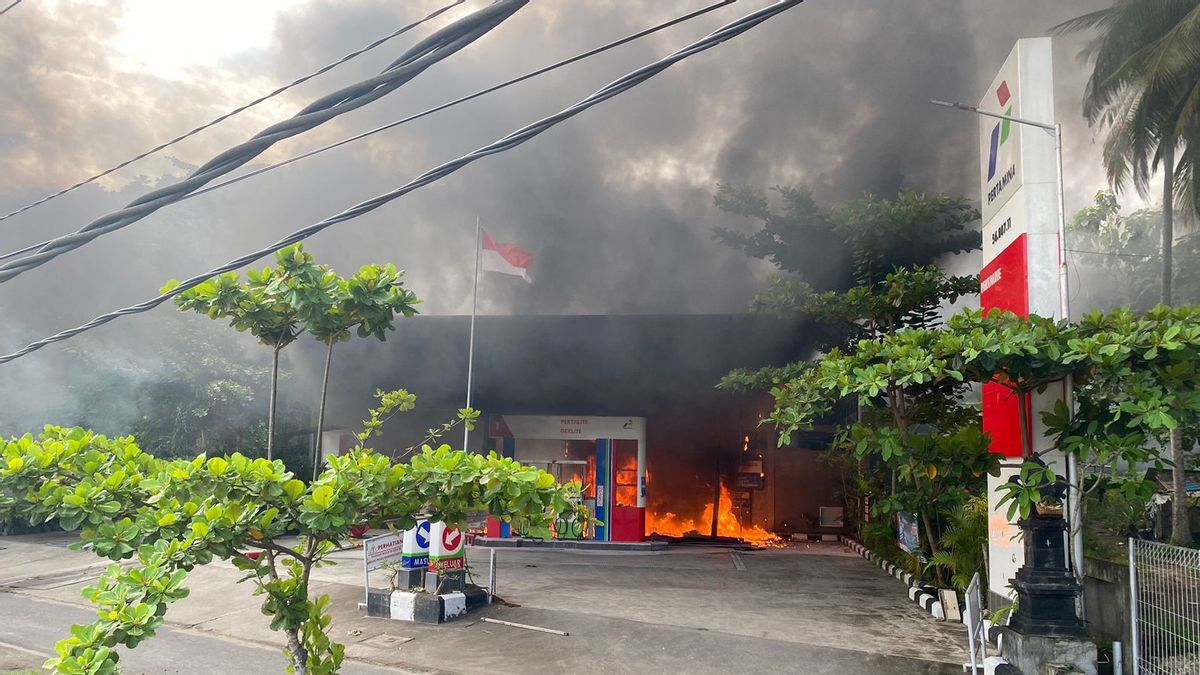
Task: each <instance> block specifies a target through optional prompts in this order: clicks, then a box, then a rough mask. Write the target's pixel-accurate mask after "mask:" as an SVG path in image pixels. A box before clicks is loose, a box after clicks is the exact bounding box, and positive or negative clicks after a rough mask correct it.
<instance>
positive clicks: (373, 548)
mask: <svg viewBox="0 0 1200 675" xmlns="http://www.w3.org/2000/svg"><path fill="white" fill-rule="evenodd" d="M403 552H404V539H403V538H402V537H401V536H400V535H398V534H392V533H388V534H385V535H381V536H378V537H372V538H370V539H368V540H366V541H364V542H363V563H364V564H365V565H366V568H367V571H368V572H370V571H371V570H377V569H379V568H380V567H383V566H384V565H386V564H387V563H389V562H391V561H393V560H399V559H400V556H401V555H402V554H403Z"/></svg>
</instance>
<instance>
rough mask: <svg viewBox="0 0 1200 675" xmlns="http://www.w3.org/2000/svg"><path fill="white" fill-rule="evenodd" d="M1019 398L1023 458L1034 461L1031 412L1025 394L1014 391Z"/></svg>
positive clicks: (1019, 424) (1018, 411) (1014, 394)
mask: <svg viewBox="0 0 1200 675" xmlns="http://www.w3.org/2000/svg"><path fill="white" fill-rule="evenodd" d="M1013 396H1016V397H1017V430H1018V431H1020V432H1021V458H1022V459H1032V458H1033V448H1032V447H1030V446H1031V443H1030V440H1031V439H1030V436H1031V435H1032V434H1031V431H1030V428H1029V424H1030V422H1029V410H1028V409H1027V408H1026V407H1025V400H1026V399H1025V393H1024V392H1019V391H1016V390H1013Z"/></svg>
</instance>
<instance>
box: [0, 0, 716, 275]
mask: <svg viewBox="0 0 1200 675" xmlns="http://www.w3.org/2000/svg"><path fill="white" fill-rule="evenodd" d="M735 2H737V0H721V1H720V2H717V3H715V4H712V5H709V6H707V7H704V8H701V9H698V10H696V11H694V12H691V13H690V14H684V15H682V16H678V17H676V18H674V19H671V20H670V21H664V22H663V23H660V24H658V25H657V26H653V27H651V28H647V29H646V30H643V31H638V32H637V33H633V34H631V35H627V36H625V37H623V38H620V39H618V40H613V41H612V42H609V43H606V44H603V45H600V46H599V47H596V48H594V49H589V50H588V51H586V52H581V53H579V54H576V55H575V56H572V57H570V58H567V59H563V60H562V61H558V62H556V63H552V64H550V65H548V66H545V67H542V68H538V69H537V70H533V71H530V72H528V73H525V74H524V75H520V76H517V77H514V78H512V79H510V80H505V81H504V82H501V83H499V84H494V85H492V86H490V87H487V88H484V89H480V90H479V91H476V92H475V93H472V94H467V95H466V96H461V97H459V98H456V99H454V100H452V101H447V102H445V103H442V104H440V105H436V106H434V107H432V108H427V109H425V110H422V111H421V112H419V113H416V114H413V115H409V116H408V117H404V118H401V119H398V120H395V121H393V122H388V123H387V124H384V125H382V126H378V127H375V128H374V129H368V130H367V131H364V132H362V133H358V134H355V135H353V136H349V137H347V138H343V139H342V140H340V141H335V142H333V143H330V144H328V145H323V146H321V147H319V148H315V149H313V150H309V151H308V152H303V153H301V154H299V155H296V156H295V157H292V158H290V159H285V160H283V161H281V162H276V163H275V164H268V165H267V166H263V167H259V168H257V169H255V170H253V171H248V172H246V173H244V174H241V175H239V176H234V177H233V178H228V179H225V180H223V181H219V182H217V183H214V184H212V185H209V186H207V187H204V188H201V189H199V190H196V191H195V192H192V193H190V194H188V195H185V196H183V197H181V198H180V199H179V201H184V200H186V199H191V198H193V197H199V196H200V195H203V194H207V193H209V192H212V191H214V190H219V189H221V188H223V187H225V186H227V185H232V184H234V183H240V182H241V181H244V180H246V179H247V178H253V177H254V176H259V175H262V174H264V173H267V172H268V171H274V170H275V169H278V168H280V167H283V166H287V165H288V164H292V163H293V162H298V161H300V160H302V159H308V158H309V157H312V156H314V155H319V154H321V153H323V152H327V151H329V150H333V149H334V148H340V147H341V146H343V145H346V144H348V143H353V142H354V141H358V140H362V139H364V138H366V137H368V136H372V135H374V134H377V133H380V132H381V131H387V130H388V129H394V128H395V127H398V126H400V125H402V124H407V123H409V122H413V121H416V120H419V119H421V118H422V117H427V116H429V115H432V114H434V113H436V112H441V111H443V110H446V109H447V108H452V107H454V106H456V105H459V104H460V103H466V102H468V101H472V100H474V99H477V98H479V97H481V96H485V95H487V94H491V93H493V92H496V91H499V90H501V89H504V88H506V87H510V86H512V85H514V84H519V83H521V82H524V81H526V80H529V79H532V78H534V77H537V76H538V75H543V74H545V73H548V72H550V71H553V70H558V69H559V68H563V67H565V66H569V65H571V64H573V63H576V62H578V61H582V60H583V59H587V58H590V57H592V56H595V55H597V54H600V53H603V52H606V51H609V50H612V49H616V48H617V47H620V46H621V45H624V44H628V43H630V42H633V41H634V40H638V39H640V38H643V37H646V36H647V35H650V34H653V33H657V32H659V31H662V30H665V29H667V28H670V27H672V26H675V25H678V24H680V23H683V22H685V21H689V20H691V19H694V18H696V17H698V16H701V15H704V14H707V13H709V12H712V11H714V10H716V9H720V8H721V7H724V6H726V5H731V4H733V3H735ZM51 241H53V240H51V239H47V240H46V241H43V242H40V243H37V244H31V245H29V246H26V247H25V248H23V249H20V250H17V251H11V252H9V253H5V254H2V255H0V260H7V259H9V258H15V257H16V256H19V255H22V254H25V253H29V252H31V251H36V250H38V249H39V248H41V247H43V246H45V245H46V244H49V243H50V242H51Z"/></svg>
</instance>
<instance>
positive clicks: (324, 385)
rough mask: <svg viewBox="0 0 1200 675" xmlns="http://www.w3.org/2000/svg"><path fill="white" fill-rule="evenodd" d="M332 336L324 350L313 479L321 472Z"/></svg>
mask: <svg viewBox="0 0 1200 675" xmlns="http://www.w3.org/2000/svg"><path fill="white" fill-rule="evenodd" d="M333 342H334V339H333V338H329V342H328V344H327V345H326V350H325V376H324V377H323V378H321V405H320V407H318V408H317V442H316V444H315V448H314V449H313V476H312V477H313V480H316V479H317V476H318V475H320V473H321V459H322V455H321V440H322V436H323V434H322V433H321V432H322V430H323V429H324V428H325V399H326V397H327V396H328V394H329V367H330V366H331V365H332V364H333Z"/></svg>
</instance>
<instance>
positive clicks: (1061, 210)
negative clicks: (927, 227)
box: [1054, 123, 1084, 617]
mask: <svg viewBox="0 0 1200 675" xmlns="http://www.w3.org/2000/svg"><path fill="white" fill-rule="evenodd" d="M1054 157H1055V169H1056V172H1057V173H1056V175H1055V179H1056V180H1055V189H1056V190H1057V191H1058V195H1057V196H1058V312H1059V318H1060V319H1062V320H1063V321H1070V320H1071V285H1070V280H1069V277H1068V276H1067V195H1066V186H1065V184H1064V182H1065V178H1064V175H1063V138H1062V124H1060V123H1055V125H1054ZM1074 389H1075V383H1074V382H1072V381H1071V378H1070V377H1068V378H1067V381H1066V386H1065V388H1064V392H1063V394H1064V397H1065V399H1066V403H1067V412H1068V414H1069V415H1071V416H1072V417H1074V415H1075V400H1074V399H1075V397H1074ZM1067 482H1068V487H1069V492H1068V493H1067V518H1068V520H1067V532H1068V534H1069V536H1070V542H1071V561H1072V563H1073V567H1074V570H1075V578H1076V579H1079V580H1081V581H1082V580H1083V476H1081V475H1079V459H1078V458H1077V457H1076V456H1075V455H1074V454H1070V453H1068V454H1067ZM1079 616H1080V617H1083V616H1084V614H1083V607H1080V608H1079Z"/></svg>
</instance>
